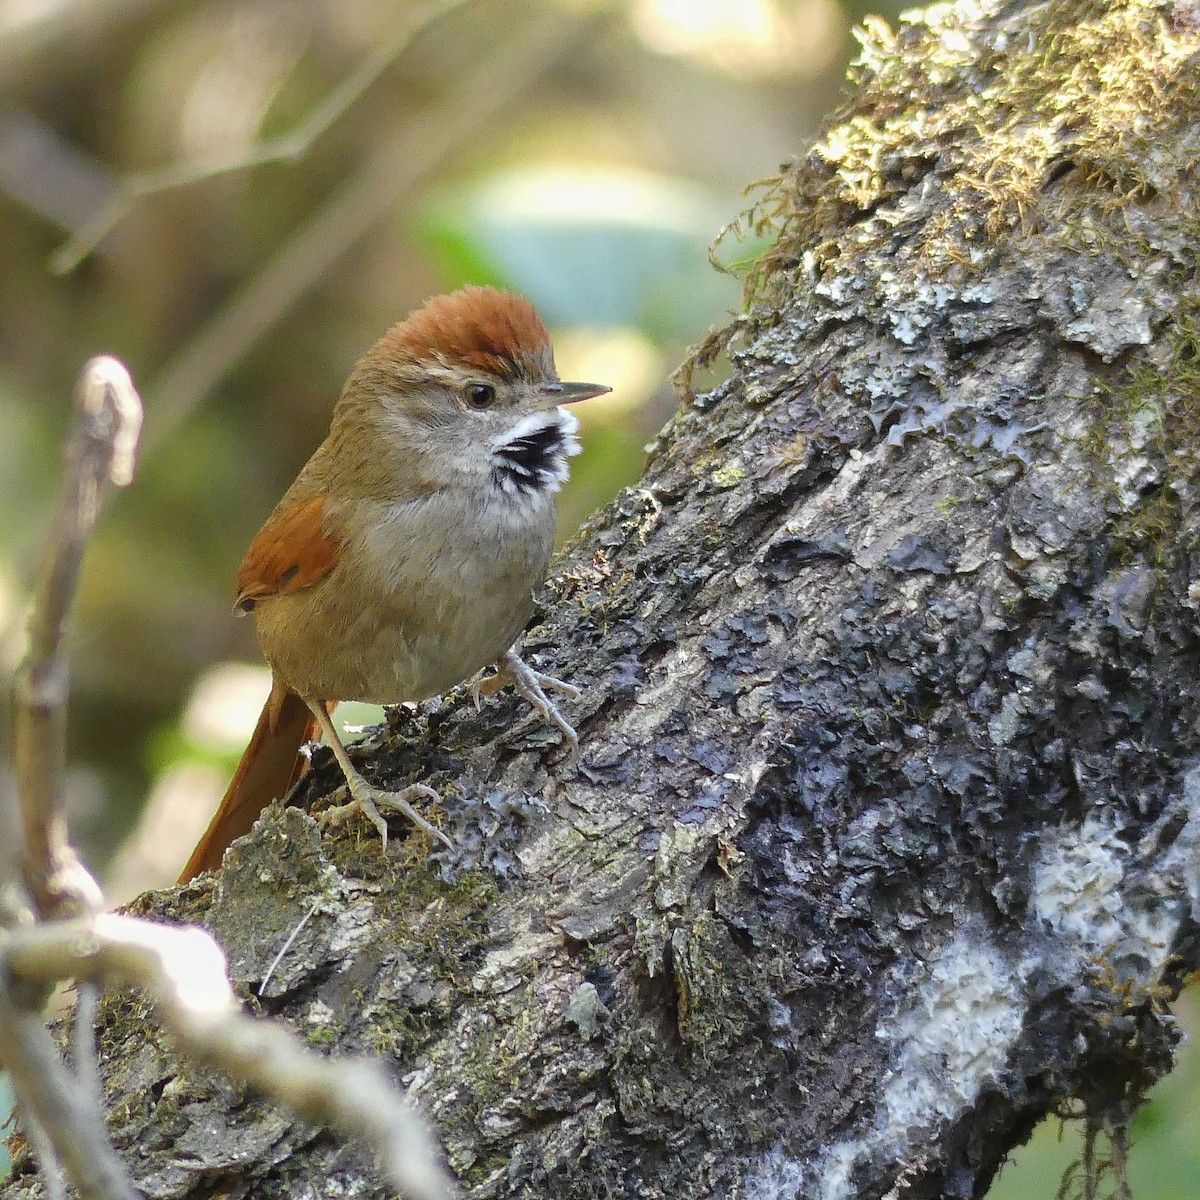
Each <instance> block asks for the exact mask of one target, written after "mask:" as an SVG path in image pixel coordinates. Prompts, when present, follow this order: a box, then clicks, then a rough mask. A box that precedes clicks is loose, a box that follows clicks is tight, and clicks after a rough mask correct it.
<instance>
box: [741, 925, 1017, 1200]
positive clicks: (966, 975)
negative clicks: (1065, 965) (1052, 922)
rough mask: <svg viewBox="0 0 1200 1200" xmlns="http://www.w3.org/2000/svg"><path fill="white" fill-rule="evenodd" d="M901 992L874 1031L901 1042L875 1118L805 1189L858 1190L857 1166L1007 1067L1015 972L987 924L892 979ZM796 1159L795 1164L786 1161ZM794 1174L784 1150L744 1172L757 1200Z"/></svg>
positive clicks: (905, 1140) (838, 1195) (956, 1108)
mask: <svg viewBox="0 0 1200 1200" xmlns="http://www.w3.org/2000/svg"><path fill="white" fill-rule="evenodd" d="M895 990H896V991H897V993H899V994H902V995H903V996H904V1001H903V1003H902V1005H901V1007H900V1009H899V1010H898V1011H897V1012H896V1013H895V1015H894V1016H891V1017H889V1018H888V1019H887V1020H885V1021H883V1022H881V1023H880V1025H879V1027H878V1028H877V1029H876V1037H877V1038H878V1039H879V1041H880V1044H881V1045H884V1046H895V1045H898V1046H899V1049H898V1051H897V1052H896V1057H895V1059H894V1065H893V1067H892V1069H891V1070H890V1071H889V1072H888V1073H887V1075H886V1076H885V1078H884V1080H883V1089H882V1094H881V1096H880V1100H879V1104H878V1106H877V1108H876V1111H875V1114H874V1117H873V1119H872V1121H871V1124H870V1125H869V1126H867V1127H866V1128H865V1129H864V1130H863V1131H862V1132H861V1133H859V1134H858V1135H857V1136H855V1137H853V1138H847V1139H845V1140H843V1141H841V1142H838V1143H837V1144H836V1145H834V1146H832V1147H830V1149H829V1150H827V1151H826V1152H825V1153H824V1154H823V1155H822V1156H821V1158H820V1159H819V1160H818V1161H817V1162H816V1163H815V1164H812V1165H810V1166H808V1167H807V1168H805V1172H804V1181H805V1188H804V1191H803V1194H805V1195H813V1196H817V1197H820V1200H843V1198H844V1197H848V1196H850V1195H852V1194H853V1190H854V1189H853V1187H852V1180H853V1176H854V1169H855V1167H856V1165H857V1164H858V1163H860V1162H863V1161H873V1160H876V1159H878V1158H880V1157H883V1156H886V1155H889V1154H897V1155H900V1154H902V1153H903V1152H904V1151H905V1149H906V1148H909V1147H912V1146H913V1145H914V1144H917V1143H919V1142H921V1141H922V1140H924V1139H925V1137H926V1136H927V1135H929V1134H932V1133H933V1132H934V1131H936V1129H937V1128H939V1127H940V1125H941V1124H942V1123H943V1122H945V1121H948V1120H953V1119H954V1118H956V1117H958V1116H959V1115H960V1114H961V1113H962V1112H963V1111H964V1110H965V1109H966V1108H968V1107H969V1106H970V1105H971V1104H973V1103H974V1102H975V1100H976V1098H977V1097H978V1095H979V1093H980V1091H981V1090H982V1089H983V1088H984V1087H985V1086H986V1085H987V1084H988V1082H989V1081H990V1080H992V1079H994V1078H995V1077H996V1076H997V1074H998V1073H999V1072H1000V1071H1001V1070H1002V1069H1003V1067H1004V1063H1005V1062H1006V1061H1007V1059H1008V1055H1009V1052H1010V1049H1011V1047H1012V1045H1013V1043H1014V1042H1015V1041H1016V1039H1017V1037H1018V1035H1019V1033H1020V1031H1021V1020H1022V1016H1023V1012H1024V1007H1023V1003H1022V992H1021V988H1020V985H1019V980H1018V979H1017V977H1016V973H1015V971H1014V970H1013V968H1012V967H1011V966H1010V965H1009V964H1008V963H1007V962H1006V961H1005V959H1004V957H1003V956H1002V955H1001V953H1000V952H999V951H998V950H997V949H996V948H995V947H994V946H993V945H992V944H991V943H990V942H989V941H988V940H987V937H986V935H985V934H984V933H983V932H982V930H981V929H976V928H974V927H972V928H968V929H965V930H963V931H962V932H961V933H959V935H958V936H957V937H956V938H955V939H954V940H953V941H952V942H951V943H950V944H949V945H948V946H947V947H946V949H945V950H943V951H942V953H941V954H940V955H938V957H937V958H935V959H934V960H933V961H932V962H931V963H930V964H929V966H928V968H927V971H926V974H925V975H924V977H923V979H921V980H919V981H907V980H904V981H901V980H897V981H896V986H895ZM790 1166H795V1164H790ZM795 1177H796V1171H794V1170H792V1169H789V1163H788V1162H787V1160H786V1157H785V1156H784V1155H783V1154H782V1152H781V1151H780V1150H779V1149H776V1150H774V1151H772V1152H771V1153H770V1154H768V1155H766V1156H764V1157H763V1158H762V1159H761V1160H760V1161H759V1162H758V1163H756V1164H755V1166H754V1168H753V1169H752V1170H751V1172H750V1173H749V1175H748V1177H747V1179H746V1189H745V1194H746V1196H747V1197H754V1198H755V1200H769V1198H771V1197H775V1196H778V1197H780V1198H781V1200H782V1197H783V1196H784V1195H787V1196H793V1195H795V1194H796V1192H795V1190H794V1189H793V1190H792V1191H786V1192H785V1191H780V1190H772V1189H775V1188H776V1187H777V1184H778V1181H780V1180H786V1181H788V1186H791V1180H793V1179H794V1178H795Z"/></svg>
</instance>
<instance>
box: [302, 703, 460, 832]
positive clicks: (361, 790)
mask: <svg viewBox="0 0 1200 1200" xmlns="http://www.w3.org/2000/svg"><path fill="white" fill-rule="evenodd" d="M305 703H306V704H307V705H308V707H309V708H310V709H312V714H313V716H314V717H316V719H317V724H318V725H320V726H321V732H322V733H323V734H324V735H325V740H326V741H327V742H328V743H329V748H330V749H331V750H332V751H333V757H334V758H336V759H337V761H338V766H339V767H341V768H342V774H343V775H345V776H346V786H347V787H348V788H349V789H350V795H351V797H352V799H351V800H350V802H349V803H348V804H339V805H337V806H336V807H334V808H330V809H327V810H326V811H325V812H323V813H321V815H320V816H319V817H318V818H317V821H318V824H321V825H340V824H341V823H342V822H343V821H345V820H347V819H348V818H350V817H351V816H353V815H354V814H355V813H359V812H360V813H362V815H363V816H364V817H366V818H367V820H368V821H370V822H371V824H372V825H374V826H375V828H376V829H377V830H378V831H379V836H380V837H381V838H382V839H383V847H384V849H385V850H386V849H387V840H388V827H387V822H386V821H385V820H384V819H383V817H382V816H381V815H380V812H379V810H380V809H381V808H386V809H391V810H393V811H394V812H402V813H403V814H404V815H405V816H406V817H407V818H408V819H409V820H410V821H411V822H412V823H413V824H414V825H415V826H416V827H417V828H418V829H423V830H424V831H425V832H426V833H428V834H429V835H430V836H431V837H435V838H437V839H438V840H439V841H441V842H444V843H445V844H446V845H447V846H448V847H449V848H450V849H451V850H453V849H454V843H453V842H452V841H451V840H450V839H449V838H448V837H447V836H446V835H445V834H444V833H443V832H442V831H441V830H440V829H438V828H437V827H436V826H435V825H431V824H430V823H429V822H428V821H427V820H426V819H425V818H424V817H423V816H421V814H420V813H419V812H417V810H416V809H415V808H413V806H412V803H411V800H413V799H417V798H420V799H422V800H432V801H434V802H436V801H438V800H440V799H441V797H440V796H439V795H438V794H437V792H435V791H434V790H433V788H431V787H429V786H428V785H426V784H424V783H413V784H410V785H409V786H408V787H406V788H404V789H403V790H401V791H399V792H385V791H384V790H383V789H382V788H377V787H373V786H372V785H371V784H369V783H368V782H367V781H366V780H365V779H364V778H363V777H362V776H361V775H360V774H359V773H358V771H356V770H355V768H354V764H353V763H352V762H351V761H350V755H349V754H347V753H346V747H345V746H344V745H342V739H341V737H340V736H339V734H338V731H337V728H336V727H335V726H334V724H333V719H332V718H331V717H330V715H329V713H328V712H326V711H325V705H324V704H322V703H321V701H319V700H309V699H308V698H307V697H306V698H305Z"/></svg>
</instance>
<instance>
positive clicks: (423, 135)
mask: <svg viewBox="0 0 1200 1200" xmlns="http://www.w3.org/2000/svg"><path fill="white" fill-rule="evenodd" d="M594 28H595V25H594V23H592V22H588V21H581V20H580V19H579V17H578V16H576V15H574V14H571V13H566V12H556V11H554V10H553V9H552V8H543V9H538V10H537V11H536V13H535V14H534V15H532V16H531V18H530V19H529V20H528V21H526V22H525V23H524V24H523V25H521V26H520V27H519V28H518V29H516V30H514V31H512V33H511V34H510V35H509V36H508V37H507V38H506V40H505V41H504V43H503V44H502V45H498V46H496V47H495V48H494V49H493V50H492V51H491V52H490V53H489V54H488V56H487V58H486V59H485V60H483V61H480V62H478V63H476V64H475V65H474V68H473V70H472V71H471V72H470V73H469V74H468V75H467V76H466V77H464V79H463V80H461V81H460V84H459V86H458V87H457V88H456V90H455V94H454V105H453V107H452V108H450V109H444V108H438V109H437V110H436V111H434V112H430V113H428V114H426V115H424V116H423V117H421V118H420V119H418V120H417V121H415V122H414V123H413V124H412V125H410V126H408V127H406V128H405V129H404V130H403V131H402V132H401V133H400V135H399V136H397V137H395V138H393V139H391V140H390V141H388V142H386V143H385V144H384V146H383V148H382V149H381V150H380V151H379V152H378V153H377V154H376V155H375V156H374V157H373V158H372V159H371V160H370V161H369V162H368V163H367V164H366V165H365V166H364V167H363V169H362V170H361V171H360V172H359V173H358V174H357V175H356V176H355V177H354V178H353V179H351V181H350V182H349V183H348V184H347V185H346V187H345V188H344V189H343V190H342V191H341V192H339V193H338V194H337V195H335V196H334V197H333V199H332V200H331V201H330V202H329V203H328V204H327V205H326V206H325V208H324V209H322V210H321V212H320V213H318V215H317V216H316V217H314V218H313V219H312V220H311V221H310V222H309V223H308V224H307V225H306V226H305V227H304V228H303V229H301V230H300V231H299V232H298V233H296V234H295V235H294V236H293V237H292V238H291V240H290V241H288V242H287V243H286V244H285V245H284V246H283V248H282V249H281V250H280V251H279V253H278V254H276V256H275V257H274V258H273V259H272V260H271V261H270V262H269V263H267V265H266V266H265V267H264V268H263V270H262V271H261V272H260V273H259V274H258V275H257V276H256V277H255V278H254V279H253V280H252V281H251V283H250V284H249V285H248V286H247V287H246V288H245V289H244V290H243V291H242V292H240V293H239V294H238V295H237V296H235V297H234V298H233V300H232V301H231V302H230V303H229V304H228V305H227V306H226V307H225V308H224V309H223V310H222V311H221V312H219V313H218V314H217V315H216V316H215V317H214V318H213V319H212V320H211V321H210V322H209V323H208V324H207V325H206V326H205V327H204V328H203V329H201V330H200V332H199V334H198V335H197V336H196V337H195V338H194V339H193V340H192V341H191V343H189V345H187V346H186V347H185V348H184V350H183V351H182V353H181V354H179V356H178V357H177V358H175V360H174V361H173V362H170V363H168V364H167V366H166V367H165V368H164V369H163V372H162V374H161V375H160V376H159V378H158V379H157V380H156V381H155V382H154V385H153V387H152V396H153V400H152V403H151V406H150V407H151V409H152V411H153V413H154V422H153V426H152V428H151V429H150V430H149V431H148V434H147V449H153V448H154V447H156V446H158V445H159V444H161V443H162V442H163V441H164V440H165V439H166V438H167V437H169V436H170V434H171V433H172V432H173V431H174V430H175V429H176V428H177V427H178V425H179V423H180V422H181V421H183V419H184V418H185V417H186V416H187V414H188V413H189V412H190V411H191V410H192V408H193V407H194V406H195V405H196V404H198V403H199V402H200V401H201V400H203V399H204V397H205V396H206V395H208V393H209V392H210V391H211V390H212V388H213V387H215V386H216V384H217V383H219V382H220V380H221V379H222V378H223V377H224V376H225V374H226V373H227V372H228V371H229V370H230V368H231V367H232V366H233V365H234V364H235V363H237V362H238V361H239V359H241V358H242V356H243V355H245V353H246V352H247V351H248V350H249V349H250V347H251V346H253V345H254V343H255V342H256V341H258V339H259V338H260V337H262V335H263V334H264V333H265V332H266V331H267V330H268V329H270V328H271V326H272V325H274V324H275V323H276V322H277V321H279V320H280V319H281V318H282V317H283V316H284V314H285V313H287V312H288V310H289V309H291V307H292V306H293V305H294V304H295V303H296V302H297V301H298V300H299V299H300V298H301V297H302V296H303V295H304V294H305V293H306V292H308V291H309V290H310V289H311V288H312V287H313V286H314V285H315V284H316V283H317V282H318V281H319V280H320V279H321V278H322V277H323V276H324V275H325V273H326V272H327V271H328V270H329V269H330V267H332V266H333V264H334V263H336V262H337V260H338V259H339V258H341V256H342V255H343V254H345V253H346V251H347V250H348V249H349V248H350V247H351V246H352V245H353V244H354V243H355V242H356V241H357V240H358V239H359V238H360V237H361V236H362V235H363V233H364V232H365V231H366V230H367V229H368V228H369V227H370V226H371V225H372V224H373V223H374V222H375V221H377V220H379V219H380V218H382V217H383V216H384V215H385V214H387V213H389V212H391V211H393V210H394V209H395V207H396V205H397V204H398V203H399V202H400V201H401V200H402V199H403V198H404V197H405V196H406V195H409V194H410V193H412V192H414V191H416V190H417V189H418V188H419V187H420V186H421V185H422V184H423V183H424V182H425V181H426V180H427V179H429V177H430V176H432V175H433V174H434V173H436V172H437V171H438V170H440V169H441V168H442V167H443V166H445V165H446V164H447V163H448V162H450V161H452V160H453V159H454V158H455V156H456V155H457V154H458V152H459V151H460V149H461V148H462V146H463V144H464V143H465V142H467V141H468V140H469V139H470V138H472V137H475V136H477V135H478V133H479V130H480V129H481V128H483V127H484V126H485V125H486V124H487V123H488V122H489V121H490V120H492V119H493V118H494V117H495V115H496V114H497V113H498V112H500V111H502V110H503V109H504V108H505V107H506V106H507V105H509V104H511V103H512V101H513V100H514V99H515V98H516V97H517V96H519V95H520V94H521V93H522V92H524V91H525V90H526V89H527V88H529V87H532V86H533V84H535V83H536V82H537V80H538V79H540V78H541V77H542V76H543V75H544V74H545V72H546V71H547V69H548V68H549V67H550V65H551V64H552V63H554V62H555V61H557V60H558V59H559V58H560V57H561V56H562V55H563V54H564V53H565V52H566V50H567V49H568V48H569V47H570V46H573V45H575V44H576V43H577V42H578V41H579V40H581V39H582V38H583V37H584V36H585V35H586V33H587V32H588V31H589V30H594Z"/></svg>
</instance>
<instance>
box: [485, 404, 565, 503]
mask: <svg viewBox="0 0 1200 1200" xmlns="http://www.w3.org/2000/svg"><path fill="white" fill-rule="evenodd" d="M578 428H579V422H578V421H577V420H576V418H575V417H574V416H573V415H572V414H571V413H569V412H567V410H566V409H565V408H551V409H547V410H546V411H544V412H535V413H529V414H528V416H524V417H522V418H521V419H520V420H519V421H518V422H517V423H516V424H515V425H514V426H513V427H512V428H511V429H506V430H505V431H504V432H503V433H502V434H500V436H499V437H497V438H496V439H495V440H494V441H493V442H492V472H493V475H494V477H495V480H496V486H497V487H498V488H499V489H500V490H501V491H502V492H505V493H507V494H508V495H510V496H528V495H532V494H533V493H535V492H542V491H550V492H557V491H558V489H559V488H560V487H562V485H563V484H564V483H566V481H567V476H568V475H569V474H570V471H569V470H568V468H567V459H568V458H569V457H571V455H573V454H578V453H579V450H580V445H579V439H578V438H576V436H575V431H576V430H577V429H578Z"/></svg>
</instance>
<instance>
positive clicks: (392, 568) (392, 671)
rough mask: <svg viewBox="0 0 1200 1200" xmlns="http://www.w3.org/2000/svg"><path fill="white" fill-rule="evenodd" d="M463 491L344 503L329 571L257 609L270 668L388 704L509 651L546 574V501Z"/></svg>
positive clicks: (550, 526) (439, 688) (549, 517)
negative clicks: (340, 548) (341, 546)
mask: <svg viewBox="0 0 1200 1200" xmlns="http://www.w3.org/2000/svg"><path fill="white" fill-rule="evenodd" d="M465 491H466V489H450V490H447V492H445V493H442V492H435V493H433V494H432V495H430V496H427V497H424V498H422V499H421V500H417V501H409V502H405V503H394V504H387V503H380V502H374V501H373V502H369V503H368V502H363V503H362V504H360V505H358V506H357V507H356V508H355V509H354V510H348V511H346V512H344V513H343V514H342V521H341V523H342V525H343V527H344V528H345V529H346V531H347V535H348V536H347V540H346V544H345V551H344V553H343V556H342V559H341V561H340V562H339V564H338V566H337V567H336V568H335V570H334V571H332V572H331V573H330V574H329V575H328V576H326V577H325V579H323V580H322V581H321V582H320V583H319V584H317V585H315V586H314V587H312V588H307V589H305V590H303V591H301V592H297V593H295V594H294V595H292V596H279V597H274V598H272V599H271V600H270V601H269V602H265V603H260V605H259V606H258V608H256V610H255V616H256V619H257V622H258V628H259V638H260V641H261V642H262V645H263V650H264V652H265V654H266V656H267V658H268V660H270V661H271V663H272V666H273V667H274V668H275V669H276V671H277V672H278V673H279V674H281V675H282V676H283V678H284V679H286V680H287V681H288V682H289V683H290V684H291V685H292V686H293V687H295V688H297V690H300V691H302V692H305V693H306V694H308V695H312V696H318V697H321V698H325V699H339V700H368V701H373V702H375V703H381V704H387V703H397V702H399V701H402V700H419V699H424V698H425V697H428V696H431V695H436V694H439V693H442V692H444V691H447V690H449V689H450V688H451V687H453V686H454V685H455V684H456V683H458V682H460V681H462V680H463V679H466V678H468V677H470V676H471V675H473V674H474V673H475V672H476V671H478V670H479V669H480V668H481V667H483V666H486V665H487V664H488V663H490V662H492V661H493V660H494V659H496V658H497V657H498V656H499V655H500V654H501V653H503V652H504V651H505V650H507V649H508V647H509V646H510V645H511V644H512V642H513V640H514V639H515V638H516V636H517V635H518V634H519V633H520V631H521V629H522V628H523V627H524V625H525V623H526V622H527V621H528V619H529V616H530V614H531V613H532V611H533V603H534V593H535V592H536V591H537V589H538V588H539V587H540V586H541V584H542V581H543V579H544V578H545V572H546V566H547V563H548V562H549V558H550V552H551V549H552V547H553V541H554V530H555V526H556V514H555V509H554V504H553V500H552V498H551V497H550V496H549V495H537V494H535V495H519V496H512V495H505V494H502V493H500V492H498V491H496V490H495V489H487V490H486V491H480V492H477V493H475V494H470V493H467V494H465V495H464V494H463V492H465Z"/></svg>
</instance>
